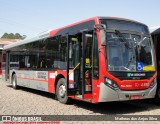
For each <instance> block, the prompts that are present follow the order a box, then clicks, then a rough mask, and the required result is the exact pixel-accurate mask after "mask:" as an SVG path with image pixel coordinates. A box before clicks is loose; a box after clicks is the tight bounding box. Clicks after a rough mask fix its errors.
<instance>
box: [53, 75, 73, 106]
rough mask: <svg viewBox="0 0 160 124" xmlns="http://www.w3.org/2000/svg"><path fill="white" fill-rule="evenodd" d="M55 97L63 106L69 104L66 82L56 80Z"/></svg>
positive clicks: (62, 79)
mask: <svg viewBox="0 0 160 124" xmlns="http://www.w3.org/2000/svg"><path fill="white" fill-rule="evenodd" d="M56 95H57V99H58V101H60V102H61V103H63V104H67V103H69V101H70V99H69V98H68V96H67V82H66V80H65V79H64V78H60V79H59V80H58V83H57V86H56Z"/></svg>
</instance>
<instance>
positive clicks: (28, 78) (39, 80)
mask: <svg viewBox="0 0 160 124" xmlns="http://www.w3.org/2000/svg"><path fill="white" fill-rule="evenodd" d="M17 78H20V79H24V80H34V81H40V82H48V81H47V80H38V79H34V78H23V77H18V76H17Z"/></svg>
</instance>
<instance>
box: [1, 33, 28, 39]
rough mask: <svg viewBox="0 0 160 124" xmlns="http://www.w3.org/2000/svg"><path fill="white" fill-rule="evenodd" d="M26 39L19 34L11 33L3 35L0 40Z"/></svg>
mask: <svg viewBox="0 0 160 124" xmlns="http://www.w3.org/2000/svg"><path fill="white" fill-rule="evenodd" d="M26 37H27V36H26V35H20V34H19V33H15V34H13V33H10V34H8V33H4V34H3V35H2V37H1V38H8V39H25V38H26Z"/></svg>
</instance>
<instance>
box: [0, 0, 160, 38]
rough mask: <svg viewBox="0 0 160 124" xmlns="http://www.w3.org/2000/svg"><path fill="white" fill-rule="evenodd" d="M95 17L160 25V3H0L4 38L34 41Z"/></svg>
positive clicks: (10, 0) (49, 0) (137, 0)
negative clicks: (17, 35)
mask: <svg viewBox="0 0 160 124" xmlns="http://www.w3.org/2000/svg"><path fill="white" fill-rule="evenodd" d="M94 16H106V17H108V16H109V17H121V18H127V19H132V20H136V21H139V22H142V23H144V24H146V25H148V26H149V27H153V26H158V25H160V0H77V1H76V0H0V37H1V36H2V35H3V34H4V33H20V34H21V35H27V37H30V36H32V35H36V34H38V33H40V32H43V31H47V30H49V29H55V28H59V27H63V26H65V25H68V24H72V23H75V22H78V21H81V20H84V19H87V18H90V17H94Z"/></svg>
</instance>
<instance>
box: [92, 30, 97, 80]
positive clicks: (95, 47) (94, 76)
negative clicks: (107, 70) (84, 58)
mask: <svg viewBox="0 0 160 124" xmlns="http://www.w3.org/2000/svg"><path fill="white" fill-rule="evenodd" d="M92 51H93V53H92V54H93V78H96V79H97V78H99V53H98V41H97V36H96V33H94V37H93V50H92Z"/></svg>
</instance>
